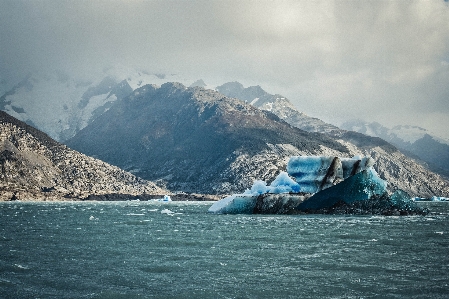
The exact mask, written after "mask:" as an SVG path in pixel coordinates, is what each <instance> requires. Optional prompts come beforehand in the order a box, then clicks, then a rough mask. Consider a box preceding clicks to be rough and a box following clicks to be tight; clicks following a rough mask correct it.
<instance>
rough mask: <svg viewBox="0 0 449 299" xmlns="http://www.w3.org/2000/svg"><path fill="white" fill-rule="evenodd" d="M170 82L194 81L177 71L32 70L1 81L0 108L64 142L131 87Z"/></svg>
mask: <svg viewBox="0 0 449 299" xmlns="http://www.w3.org/2000/svg"><path fill="white" fill-rule="evenodd" d="M169 81H181V82H187V83H189V84H190V83H192V82H193V80H191V81H190V80H183V79H182V78H180V76H178V75H176V74H170V75H166V74H160V73H150V72H147V71H139V70H135V69H129V68H120V67H114V68H109V69H105V70H104V71H103V72H101V73H99V74H89V75H85V76H78V77H72V76H69V75H68V74H66V73H64V72H61V71H55V72H53V73H45V74H39V73H34V74H30V75H28V76H27V77H25V78H24V79H23V80H22V81H20V82H18V83H16V84H15V85H12V87H11V83H10V82H6V81H5V80H1V82H0V87H1V88H0V91H3V92H2V93H0V110H3V111H5V112H7V113H8V114H10V115H12V116H14V117H16V118H17V119H19V120H21V121H24V122H26V123H28V124H30V125H33V126H34V127H36V128H38V129H40V130H42V131H44V132H45V133H47V134H48V135H50V136H51V137H52V138H54V139H55V140H58V141H65V140H67V139H69V138H71V137H73V136H74V135H75V134H76V133H77V132H78V131H79V130H81V129H82V128H84V127H85V126H87V125H88V124H89V123H91V122H92V121H93V120H94V119H95V118H96V117H97V116H98V115H100V114H102V113H103V112H104V111H106V110H108V109H109V107H110V106H111V104H112V103H114V102H115V101H116V100H118V99H121V98H123V97H125V96H127V95H129V94H130V93H131V92H132V91H133V90H134V89H136V88H139V87H140V86H143V85H145V84H159V85H160V84H163V83H165V82H169ZM203 83H204V82H203Z"/></svg>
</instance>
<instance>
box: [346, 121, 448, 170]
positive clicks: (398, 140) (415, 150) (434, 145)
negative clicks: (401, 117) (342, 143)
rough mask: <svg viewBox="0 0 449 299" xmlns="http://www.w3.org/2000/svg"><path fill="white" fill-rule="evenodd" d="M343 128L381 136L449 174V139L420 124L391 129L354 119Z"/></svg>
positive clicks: (375, 123) (432, 166)
mask: <svg viewBox="0 0 449 299" xmlns="http://www.w3.org/2000/svg"><path fill="white" fill-rule="evenodd" d="M341 127H342V128H343V129H347V130H352V131H356V132H360V133H363V134H366V135H369V136H375V137H380V138H382V139H384V140H386V141H388V142H390V143H391V144H393V145H395V146H396V147H398V148H399V149H401V150H403V151H406V152H408V153H411V154H412V155H416V156H417V157H419V158H420V159H421V160H423V161H424V162H426V163H428V164H429V166H430V167H431V169H432V170H434V171H436V172H438V173H441V174H443V175H446V176H449V141H448V140H445V139H442V138H440V137H437V136H435V135H433V134H432V133H431V132H429V131H428V130H426V129H424V128H421V127H418V126H409V125H402V126H395V127H393V128H392V129H389V128H387V127H385V126H383V125H381V124H379V123H377V122H371V123H369V122H364V121H362V120H353V121H348V122H346V123H344V124H343V125H342V126H341Z"/></svg>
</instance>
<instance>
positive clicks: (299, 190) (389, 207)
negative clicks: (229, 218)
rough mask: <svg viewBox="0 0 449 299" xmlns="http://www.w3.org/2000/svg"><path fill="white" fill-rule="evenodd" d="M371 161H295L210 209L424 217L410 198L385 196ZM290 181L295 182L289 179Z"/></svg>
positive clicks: (399, 194)
mask: <svg viewBox="0 0 449 299" xmlns="http://www.w3.org/2000/svg"><path fill="white" fill-rule="evenodd" d="M373 165H374V160H373V159H372V158H371V157H363V158H360V157H354V158H340V157H324V156H308V157H303V156H300V157H299V156H294V157H291V158H290V160H289V161H288V164H287V172H281V173H280V174H279V175H278V176H277V177H276V179H275V180H273V182H272V183H271V184H270V185H269V186H267V183H266V182H264V181H260V180H258V181H255V182H254V184H253V185H252V187H251V188H250V189H247V190H246V191H245V192H244V193H243V194H234V195H231V196H228V197H226V198H224V199H222V200H220V201H218V202H216V203H214V204H213V205H212V206H211V207H210V208H209V212H210V213H219V214H303V213H328V214H370V215H374V214H375V215H424V214H426V213H427V212H428V211H426V210H425V209H422V208H420V207H418V206H417V205H416V204H415V203H414V202H413V201H412V200H411V199H410V197H409V195H408V194H407V193H406V192H404V191H402V190H397V191H396V192H394V193H393V194H391V195H388V192H387V182H386V181H384V180H382V179H381V178H380V177H379V176H378V175H377V172H376V171H375V170H374V168H373V167H372V166H373ZM291 177H293V178H294V179H295V180H296V181H295V180H294V179H292V178H291Z"/></svg>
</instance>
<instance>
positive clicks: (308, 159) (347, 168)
mask: <svg viewBox="0 0 449 299" xmlns="http://www.w3.org/2000/svg"><path fill="white" fill-rule="evenodd" d="M373 165H374V160H373V159H372V158H371V157H363V158H359V157H354V158H339V157H326V156H293V157H290V160H289V161H288V164H287V172H288V174H289V175H290V176H292V177H294V178H295V179H296V182H297V183H299V185H300V186H301V191H302V192H307V193H317V192H319V191H321V190H324V189H326V188H329V187H331V186H333V185H335V184H338V183H339V182H341V181H343V180H344V179H346V178H348V177H350V176H352V175H355V174H356V173H359V172H361V171H363V170H365V169H368V168H370V167H371V166H373Z"/></svg>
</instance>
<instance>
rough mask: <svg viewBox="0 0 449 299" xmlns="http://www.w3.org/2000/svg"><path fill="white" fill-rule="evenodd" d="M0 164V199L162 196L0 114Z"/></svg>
mask: <svg viewBox="0 0 449 299" xmlns="http://www.w3.org/2000/svg"><path fill="white" fill-rule="evenodd" d="M0 165H1V169H0V200H11V199H21V200H57V199H58V200H59V199H62V198H66V199H68V200H70V199H81V198H84V197H87V196H88V195H90V194H97V195H98V194H107V193H121V194H132V195H136V194H143V193H146V194H164V193H165V192H164V190H161V189H160V188H158V187H156V186H155V185H154V184H153V183H150V182H147V181H144V180H142V179H139V178H137V177H136V176H134V175H132V174H130V173H128V172H125V171H123V170H121V169H119V168H118V167H115V166H111V165H109V164H107V163H105V162H102V161H100V160H97V159H94V158H91V157H87V156H85V155H83V154H80V153H79V152H76V151H74V150H71V149H69V148H67V146H65V145H63V144H60V143H58V142H56V141H54V140H53V139H51V138H50V137H49V136H48V135H46V134H45V133H43V132H41V131H39V130H37V129H35V128H33V127H31V126H29V125H27V124H25V123H24V122H21V121H19V120H17V119H16V118H14V117H12V116H10V115H8V114H7V113H5V112H2V111H0Z"/></svg>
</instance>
